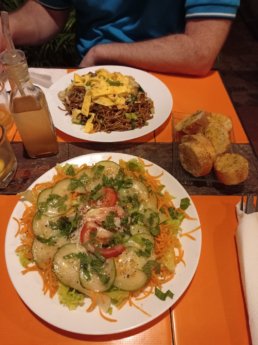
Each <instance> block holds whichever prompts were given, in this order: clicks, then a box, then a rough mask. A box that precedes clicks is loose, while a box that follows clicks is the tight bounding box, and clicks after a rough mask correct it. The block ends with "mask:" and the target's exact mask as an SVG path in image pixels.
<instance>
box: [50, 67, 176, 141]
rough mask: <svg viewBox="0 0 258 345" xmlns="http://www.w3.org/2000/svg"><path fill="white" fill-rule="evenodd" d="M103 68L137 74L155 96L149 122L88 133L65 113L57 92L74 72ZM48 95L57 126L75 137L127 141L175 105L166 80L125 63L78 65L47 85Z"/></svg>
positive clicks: (157, 124) (150, 127) (158, 122)
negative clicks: (128, 128)
mask: <svg viewBox="0 0 258 345" xmlns="http://www.w3.org/2000/svg"><path fill="white" fill-rule="evenodd" d="M100 68H105V69H107V70H108V71H110V72H120V73H122V74H124V75H130V76H132V77H134V79H135V80H136V82H137V83H138V84H139V85H140V86H141V87H142V88H143V90H144V91H145V92H146V93H147V96H148V97H149V98H151V99H152V100H153V102H154V114H153V118H152V119H151V120H149V121H148V124H147V125H146V126H143V127H142V128H135V129H132V130H128V131H122V132H118V131H114V132H111V133H106V132H97V133H85V132H84V131H83V127H82V126H80V125H76V124H73V123H72V121H71V116H69V115H66V111H64V110H62V109H64V105H63V103H62V102H61V101H60V99H59V98H58V93H59V92H60V91H62V90H65V88H66V87H68V86H69V85H70V83H71V81H72V80H73V76H74V73H77V74H80V75H82V74H86V73H89V72H95V71H96V70H98V69H100ZM46 97H47V101H48V106H49V109H50V112H51V115H52V118H53V122H54V125H55V127H56V128H58V129H59V130H61V131H62V132H64V133H66V134H68V135H71V136H73V137H75V138H78V139H82V140H89V141H96V142H120V141H126V140H131V139H135V138H139V137H141V136H144V135H146V134H148V133H150V132H153V131H154V130H155V129H157V128H159V127H160V126H161V125H162V124H163V123H164V122H165V121H166V120H167V118H168V117H169V115H170V113H171V110H172V106H173V99H172V95H171V93H170V91H169V89H168V88H167V86H166V85H165V84H163V82H162V81H160V80H159V79H158V78H156V77H154V76H153V75H151V74H150V73H147V72H144V71H141V70H138V69H135V68H130V67H124V66H95V67H89V68H83V69H79V70H77V71H76V72H72V73H69V74H67V75H65V76H64V77H62V78H61V79H59V80H58V81H57V82H55V83H54V84H53V85H52V86H51V87H50V88H49V89H48V91H46Z"/></svg>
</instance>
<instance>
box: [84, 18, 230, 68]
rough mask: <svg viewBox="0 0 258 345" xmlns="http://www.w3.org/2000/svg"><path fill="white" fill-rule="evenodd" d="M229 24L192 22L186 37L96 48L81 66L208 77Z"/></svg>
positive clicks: (179, 35) (180, 35) (178, 35)
mask: <svg viewBox="0 0 258 345" xmlns="http://www.w3.org/2000/svg"><path fill="white" fill-rule="evenodd" d="M230 24H231V23H230V22H229V21H212V20H210V21H208V20H207V21H206V20H205V21H200V22H197V21H195V22H190V23H189V24H188V25H187V27H186V31H185V33H184V34H175V35H169V36H166V37H161V38H158V39H153V40H148V41H143V42H137V43H129V44H124V43H115V44H107V45H100V46H96V47H94V48H93V49H92V51H90V52H89V53H88V54H87V55H86V56H85V58H84V59H83V60H82V62H81V67H83V66H90V65H93V64H108V63H111V64H115V63H117V64H124V65H129V66H134V67H138V68H143V69H148V70H152V71H158V72H164V73H185V74H192V75H205V74H206V73H207V72H208V71H209V70H210V68H212V66H213V63H214V60H215V58H216V56H217V54H218V53H219V51H220V49H221V47H222V45H223V43H224V41H225V38H226V37H227V34H228V31H229V28H230Z"/></svg>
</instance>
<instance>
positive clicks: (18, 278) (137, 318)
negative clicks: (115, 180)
mask: <svg viewBox="0 0 258 345" xmlns="http://www.w3.org/2000/svg"><path fill="white" fill-rule="evenodd" d="M108 158H111V160H113V161H114V162H118V161H119V160H120V159H123V160H126V161H128V160H130V159H131V158H135V156H131V155H127V154H121V153H112V152H109V153H93V154H88V155H84V156H79V157H76V158H73V159H70V160H68V161H67V162H68V163H70V164H77V165H82V164H85V163H87V164H88V165H92V164H94V163H96V162H98V161H101V160H106V159H108ZM144 162H145V163H146V164H147V165H148V168H147V169H148V171H149V173H150V174H152V175H154V176H157V175H159V174H161V173H162V176H161V178H160V180H161V182H162V184H164V186H165V189H166V190H167V191H168V192H169V193H170V194H171V195H173V196H174V197H175V199H174V202H175V205H176V206H179V203H180V199H181V198H186V197H187V198H189V199H190V201H191V204H190V206H189V208H188V209H187V213H188V214H189V216H190V217H191V219H193V220H190V217H189V219H185V220H184V221H183V224H182V229H183V230H182V232H183V233H184V232H188V231H191V230H192V229H195V228H198V227H199V226H200V220H199V217H198V213H197V210H196V208H195V205H194V203H193V201H192V199H191V197H190V196H189V195H188V193H187V192H186V190H185V189H184V188H183V187H182V185H181V184H180V183H179V182H178V181H177V180H176V179H175V178H174V177H173V176H171V175H170V174H169V173H168V172H167V171H165V170H163V169H162V168H161V167H159V166H158V165H156V164H154V163H152V162H150V161H147V160H144ZM54 174H55V169H54V168H52V169H50V170H49V171H47V172H46V173H45V174H43V175H42V176H41V177H40V178H38V179H37V180H36V181H35V182H34V183H33V184H32V185H31V186H30V188H31V187H33V186H34V185H35V184H37V183H42V182H45V181H49V180H50V179H51V178H52V176H53V175H54ZM24 209H25V204H24V202H22V201H19V202H18V203H17V205H16V207H15V208H14V210H13V212H12V215H11V217H10V220H9V223H8V227H7V232H6V239H5V259H6V264H7V269H8V273H9V276H10V278H11V281H12V283H13V285H14V287H15V289H16V291H17V292H18V294H19V296H20V298H21V299H22V300H23V301H24V303H25V304H26V305H27V306H28V307H29V308H30V309H31V310H32V311H33V312H34V313H35V314H36V315H37V316H39V317H40V318H41V319H43V320H44V321H46V322H48V323H49V324H51V325H53V326H56V327H58V328H60V329H63V330H66V331H70V332H74V333H79V334H89V335H104V334H115V333H120V332H124V331H128V330H132V329H135V328H137V327H140V326H142V325H144V324H147V323H149V322H150V321H152V320H154V319H155V318H157V317H158V316H160V315H161V314H163V313H164V312H165V311H167V310H168V309H169V308H171V307H172V306H173V305H174V304H175V303H176V302H177V301H178V299H179V298H180V297H181V296H182V295H183V293H184V292H185V291H186V289H187V287H188V286H189V284H190V282H191V280H192V278H193V276H194V274H195V272H196V269H197V266H198V262H199V258H200V253H201V242H202V241H201V240H202V235H201V229H200V228H198V230H196V231H195V232H194V233H192V235H193V236H194V238H195V240H192V239H190V238H189V237H187V236H182V237H181V242H182V246H183V249H184V261H185V264H183V263H179V264H178V265H177V267H176V273H175V277H174V278H173V279H172V280H171V281H169V282H167V283H166V284H164V286H163V288H162V290H163V291H166V290H168V289H170V290H171V291H172V292H173V293H174V297H173V298H172V299H170V298H167V299H166V300H165V301H161V300H160V299H158V298H157V297H156V296H155V295H152V294H151V295H150V296H148V297H147V298H145V299H143V300H139V301H135V303H136V304H137V305H138V306H139V307H140V308H142V309H143V310H144V311H145V312H146V313H148V315H147V314H144V313H143V312H142V311H140V310H138V309H137V308H134V307H132V306H129V305H128V304H126V305H125V306H124V307H123V308H121V309H120V310H118V309H116V308H115V307H114V308H113V313H112V315H111V317H112V319H115V320H117V321H116V322H109V321H107V320H104V319H103V318H102V317H101V316H100V314H99V310H98V308H96V309H95V310H94V311H92V312H86V308H87V304H85V305H84V306H82V307H79V308H77V309H76V310H73V311H69V310H68V309H67V308H66V307H64V306H62V305H61V304H60V303H59V300H58V297H57V296H54V298H52V299H51V298H49V297H48V296H47V295H44V294H43V292H42V280H41V278H40V276H39V274H38V272H29V273H28V274H25V275H23V274H22V273H21V271H22V266H21V264H20V262H19V259H18V257H17V255H16V253H15V250H16V248H17V247H18V246H19V244H20V240H19V238H18V237H16V236H15V234H16V232H17V222H16V221H15V219H20V218H21V216H22V214H23V212H24ZM86 303H88V302H86ZM89 303H90V302H89Z"/></svg>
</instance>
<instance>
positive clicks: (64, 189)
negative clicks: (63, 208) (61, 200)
mask: <svg viewBox="0 0 258 345" xmlns="http://www.w3.org/2000/svg"><path fill="white" fill-rule="evenodd" d="M70 186H71V179H70V178H65V179H64V180H61V181H59V182H57V184H56V185H55V186H54V187H53V188H52V194H57V195H59V196H65V195H67V194H70V193H71V189H70Z"/></svg>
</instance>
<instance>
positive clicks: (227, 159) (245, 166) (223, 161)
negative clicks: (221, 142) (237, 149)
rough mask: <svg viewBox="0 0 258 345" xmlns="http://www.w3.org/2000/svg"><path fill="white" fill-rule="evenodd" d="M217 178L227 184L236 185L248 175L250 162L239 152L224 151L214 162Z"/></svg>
mask: <svg viewBox="0 0 258 345" xmlns="http://www.w3.org/2000/svg"><path fill="white" fill-rule="evenodd" d="M214 171H215V173H216V176H217V179H218V180H219V181H220V182H222V183H223V184H225V185H236V184H239V183H241V182H243V181H245V180H246V179H247V177H248V171H249V163H248V161H247V159H246V158H245V157H243V156H241V155H240V154H238V153H224V154H222V155H219V156H217V158H216V160H215V163H214Z"/></svg>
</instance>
